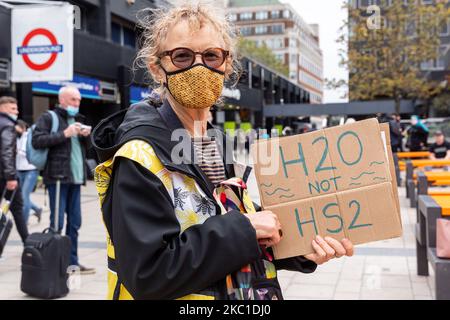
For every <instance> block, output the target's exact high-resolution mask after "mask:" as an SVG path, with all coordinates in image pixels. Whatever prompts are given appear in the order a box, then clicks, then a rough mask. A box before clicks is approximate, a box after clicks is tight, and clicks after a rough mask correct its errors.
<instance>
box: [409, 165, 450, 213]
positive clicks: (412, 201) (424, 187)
mask: <svg viewBox="0 0 450 320" xmlns="http://www.w3.org/2000/svg"><path fill="white" fill-rule="evenodd" d="M446 173H447V172H446ZM427 174H428V176H429V172H419V173H417V179H416V181H417V191H416V183H415V182H414V181H413V182H411V180H409V188H408V193H409V194H408V198H409V206H410V207H411V208H415V207H416V206H417V199H418V197H419V195H421V194H424V195H429V196H449V197H450V190H430V189H429V187H430V186H433V187H437V186H450V180H446V179H442V180H430V179H429V178H428V176H427ZM449 174H450V173H449Z"/></svg>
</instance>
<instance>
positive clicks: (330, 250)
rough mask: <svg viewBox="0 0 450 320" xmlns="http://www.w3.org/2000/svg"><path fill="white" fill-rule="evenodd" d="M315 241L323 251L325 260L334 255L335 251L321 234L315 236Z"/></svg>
mask: <svg viewBox="0 0 450 320" xmlns="http://www.w3.org/2000/svg"><path fill="white" fill-rule="evenodd" d="M316 241H317V243H318V244H319V245H320V247H321V248H322V249H323V251H325V253H326V259H327V261H328V260H330V259H333V258H334V257H335V255H336V251H335V250H334V249H333V248H332V247H331V246H330V245H329V244H328V242H326V241H325V240H324V239H323V238H322V237H321V236H317V237H316Z"/></svg>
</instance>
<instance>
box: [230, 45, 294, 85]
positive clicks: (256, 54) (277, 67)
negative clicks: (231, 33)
mask: <svg viewBox="0 0 450 320" xmlns="http://www.w3.org/2000/svg"><path fill="white" fill-rule="evenodd" d="M238 51H239V54H241V55H243V56H247V57H249V58H251V59H254V60H256V61H258V62H259V63H262V64H264V65H266V66H267V67H269V68H271V69H273V70H274V71H277V72H279V73H281V74H283V75H284V76H286V77H288V76H289V67H288V66H286V65H285V64H284V63H283V62H281V61H280V60H279V59H278V58H277V57H276V56H275V54H274V53H273V51H272V50H271V49H269V47H267V45H266V44H265V43H263V45H262V46H257V45H256V42H255V41H252V40H248V39H244V38H240V39H239V42H238Z"/></svg>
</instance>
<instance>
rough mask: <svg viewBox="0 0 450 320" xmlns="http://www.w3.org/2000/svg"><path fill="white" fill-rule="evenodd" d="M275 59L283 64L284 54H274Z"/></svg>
mask: <svg viewBox="0 0 450 320" xmlns="http://www.w3.org/2000/svg"><path fill="white" fill-rule="evenodd" d="M275 57H276V58H277V60H278V61H280V62H281V63H283V64H284V63H285V62H284V53H277V54H275Z"/></svg>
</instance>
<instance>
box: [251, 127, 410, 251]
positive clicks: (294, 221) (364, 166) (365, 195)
mask: <svg viewBox="0 0 450 320" xmlns="http://www.w3.org/2000/svg"><path fill="white" fill-rule="evenodd" d="M386 130H387V131H386ZM389 144H390V141H389V127H386V126H383V127H382V126H380V124H379V123H378V121H377V120H376V119H370V120H365V121H360V122H356V123H353V124H349V125H345V126H340V127H333V128H328V129H325V130H319V131H315V132H311V133H307V134H302V135H297V136H291V137H284V138H279V139H276V138H275V139H270V140H259V141H258V142H257V143H255V144H254V145H253V146H252V155H253V159H254V163H255V168H254V169H255V175H256V180H257V183H258V187H259V193H260V196H261V205H262V207H263V208H264V209H266V210H271V211H273V212H274V213H275V214H277V216H278V218H279V220H280V222H281V224H282V228H283V239H282V241H281V242H280V243H279V244H278V245H277V246H275V247H274V254H275V257H276V258H277V259H282V258H289V257H294V256H299V255H305V254H308V253H312V252H314V250H313V248H312V244H311V242H312V240H313V239H314V237H315V236H316V235H320V236H323V237H325V236H330V237H333V238H335V239H337V240H342V239H343V238H344V237H345V238H348V239H350V240H351V241H352V242H353V243H354V244H361V243H367V242H371V241H376V240H383V239H389V238H394V237H399V236H401V234H402V227H401V219H400V206H399V203H398V194H397V190H396V188H397V187H396V181H395V179H396V178H395V172H394V166H393V160H392V153H391V148H390V145H389Z"/></svg>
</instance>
